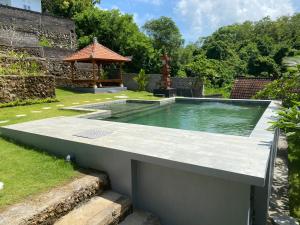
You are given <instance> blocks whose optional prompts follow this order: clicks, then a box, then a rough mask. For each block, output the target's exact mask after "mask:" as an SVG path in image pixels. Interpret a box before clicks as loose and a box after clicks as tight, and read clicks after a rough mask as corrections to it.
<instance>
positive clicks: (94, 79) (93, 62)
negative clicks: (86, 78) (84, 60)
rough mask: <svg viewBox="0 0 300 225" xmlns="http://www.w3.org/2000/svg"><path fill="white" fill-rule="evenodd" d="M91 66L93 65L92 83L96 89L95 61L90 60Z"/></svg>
mask: <svg viewBox="0 0 300 225" xmlns="http://www.w3.org/2000/svg"><path fill="white" fill-rule="evenodd" d="M92 64H93V81H94V84H93V85H94V88H97V80H96V74H95V60H94V59H93V60H92Z"/></svg>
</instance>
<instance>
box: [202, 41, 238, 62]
mask: <svg viewBox="0 0 300 225" xmlns="http://www.w3.org/2000/svg"><path fill="white" fill-rule="evenodd" d="M232 55H233V53H232V52H231V50H230V48H229V47H228V45H227V44H226V43H224V42H223V41H215V42H211V43H210V44H209V45H208V46H207V50H206V56H207V58H209V59H217V60H226V59H228V58H229V57H230V56H232Z"/></svg>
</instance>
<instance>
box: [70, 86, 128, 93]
mask: <svg viewBox="0 0 300 225" xmlns="http://www.w3.org/2000/svg"><path fill="white" fill-rule="evenodd" d="M70 90H73V91H78V92H83V93H93V94H99V93H117V92H121V91H126V90H127V87H102V88H79V87H76V88H70Z"/></svg>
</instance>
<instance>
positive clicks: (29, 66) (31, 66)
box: [0, 51, 43, 76]
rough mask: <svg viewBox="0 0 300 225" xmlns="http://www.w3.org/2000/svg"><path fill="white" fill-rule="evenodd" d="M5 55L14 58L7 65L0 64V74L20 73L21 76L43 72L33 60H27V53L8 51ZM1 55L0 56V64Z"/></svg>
mask: <svg viewBox="0 0 300 225" xmlns="http://www.w3.org/2000/svg"><path fill="white" fill-rule="evenodd" d="M5 57H11V58H14V59H15V62H14V63H11V64H9V65H7V66H0V75H21V76H28V75H31V76H36V75H41V74H42V73H43V71H42V69H41V68H40V65H39V64H38V63H37V62H36V61H33V60H27V58H28V57H30V55H29V54H27V53H17V52H14V51H9V52H8V53H7V54H6V56H5ZM2 58H3V56H2V57H1V56H0V65H1V61H2Z"/></svg>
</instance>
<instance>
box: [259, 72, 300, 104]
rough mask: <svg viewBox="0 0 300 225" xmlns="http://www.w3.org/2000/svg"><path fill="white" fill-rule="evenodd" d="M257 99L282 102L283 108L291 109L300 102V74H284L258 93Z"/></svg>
mask: <svg viewBox="0 0 300 225" xmlns="http://www.w3.org/2000/svg"><path fill="white" fill-rule="evenodd" d="M299 69H300V67H299ZM255 98H258V99H277V100H282V103H283V106H286V107H291V106H292V105H294V102H296V101H300V72H293V73H291V72H289V73H285V74H283V76H282V77H281V78H279V79H277V80H274V81H273V82H272V83H270V84H269V85H267V86H266V88H265V89H264V90H262V91H260V92H259V93H257V95H256V96H255Z"/></svg>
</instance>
